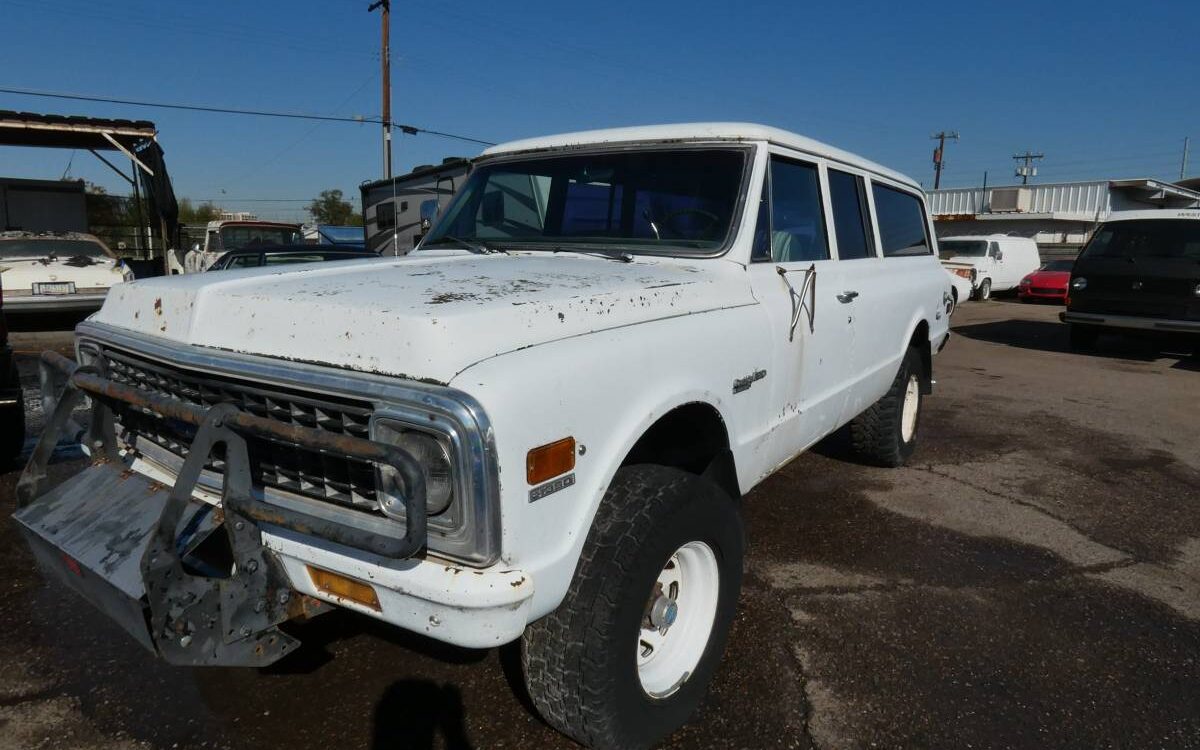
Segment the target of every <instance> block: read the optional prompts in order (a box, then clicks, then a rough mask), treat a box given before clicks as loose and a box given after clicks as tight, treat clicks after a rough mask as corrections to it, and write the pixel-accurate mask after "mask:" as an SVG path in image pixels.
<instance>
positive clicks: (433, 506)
mask: <svg viewBox="0 0 1200 750" xmlns="http://www.w3.org/2000/svg"><path fill="white" fill-rule="evenodd" d="M371 432H372V434H371V439H372V440H378V441H379V442H381V443H387V444H389V445H394V446H396V447H397V448H401V449H403V450H404V451H405V452H407V453H408V454H409V455H410V456H412V457H413V460H415V461H416V462H417V464H419V465H420V467H421V472H422V473H423V474H424V475H425V512H426V513H427V514H428V515H431V516H435V515H437V514H438V513H441V512H443V511H445V510H446V509H447V508H449V507H450V503H451V502H453V501H454V476H453V474H454V472H453V467H452V465H451V463H450V445H449V441H448V440H447V439H445V438H443V437H441V436H438V435H433V434H430V433H428V432H422V431H420V430H414V429H410V428H409V427H408V426H406V425H404V424H403V423H400V422H395V421H391V420H383V419H381V420H379V421H378V422H375V423H374V425H373V427H372V430H371ZM377 470H378V472H379V473H380V477H379V478H380V480H381V482H380V485H379V492H380V495H379V507H380V509H381V510H383V512H384V513H386V514H387V515H390V516H399V515H402V514H403V511H402V510H401V507H402V504H401V503H400V501H399V498H397V497H393V496H391V495H390V494H387V491H386V486H387V485H388V484H389V483H385V482H383V481H382V480H383V478H384V477H385V476H386V477H388V478H389V479H392V480H394V474H395V469H392V468H390V467H388V466H385V465H382V464H380V465H379V466H378V469H377Z"/></svg>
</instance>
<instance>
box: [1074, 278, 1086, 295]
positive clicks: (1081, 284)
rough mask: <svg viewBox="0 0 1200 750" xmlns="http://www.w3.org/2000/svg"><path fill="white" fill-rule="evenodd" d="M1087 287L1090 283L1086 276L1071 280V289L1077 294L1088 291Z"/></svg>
mask: <svg viewBox="0 0 1200 750" xmlns="http://www.w3.org/2000/svg"><path fill="white" fill-rule="evenodd" d="M1087 285H1088V282H1087V277H1086V276H1076V277H1075V278H1073V279H1071V289H1072V290H1074V291H1076V292H1082V291H1083V290H1084V289H1087Z"/></svg>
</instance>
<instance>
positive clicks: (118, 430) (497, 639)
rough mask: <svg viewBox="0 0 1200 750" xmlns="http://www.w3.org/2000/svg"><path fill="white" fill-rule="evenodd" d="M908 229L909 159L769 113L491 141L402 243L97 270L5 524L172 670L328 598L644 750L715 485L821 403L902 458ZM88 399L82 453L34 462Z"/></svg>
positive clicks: (808, 435) (710, 561)
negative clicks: (515, 651) (753, 119)
mask: <svg viewBox="0 0 1200 750" xmlns="http://www.w3.org/2000/svg"><path fill="white" fill-rule="evenodd" d="M933 237H934V235H933V228H932V225H931V223H930V220H929V216H928V213H927V211H926V208H925V205H924V198H923V195H922V192H921V189H920V187H919V186H918V185H917V184H916V183H915V182H913V181H912V180H910V179H908V178H907V177H904V176H903V175H900V174H897V173H896V172H893V171H891V170H889V169H886V168H884V167H881V166H879V165H877V164H873V163H871V162H869V161H866V160H864V159H861V158H859V157H857V156H854V155H852V154H849V153H846V152H844V151H840V150H838V149H835V148H832V147H830V146H827V145H825V144H822V143H818V142H816V141H813V140H809V139H807V138H803V137H800V136H797V135H793V134H791V133H788V132H784V131H782V130H777V129H774V128H769V127H763V126H758V125H745V124H698V125H670V126H653V127H643V128H629V129H619V130H606V131H596V132H587V133H576V134H570V135H562V136H556V137H549V138H538V139H533V140H526V141H519V142H516V143H510V144H507V145H503V146H498V147H494V148H491V149H489V150H488V151H486V152H485V153H484V154H483V155H482V156H481V157H480V158H479V159H478V161H477V162H476V166H475V168H474V170H473V172H472V173H471V175H470V177H469V179H468V181H467V182H466V183H465V185H464V186H463V187H462V189H461V190H459V191H458V193H457V195H456V196H455V198H454V200H453V201H452V202H451V204H450V205H449V206H448V207H447V209H446V211H445V212H444V213H443V215H442V217H441V218H440V219H439V221H438V222H437V223H436V224H435V225H434V226H433V227H432V228H431V231H430V232H429V234H428V235H427V236H426V237H425V238H424V241H423V243H422V245H421V246H420V247H419V248H418V249H417V250H416V251H415V252H413V253H412V254H410V255H408V256H406V257H404V258H383V259H376V260H370V261H362V262H350V263H338V264H324V265H311V266H297V267H289V268H287V269H286V270H282V271H281V270H276V269H266V268H264V269H257V270H249V271H243V272H236V271H235V272H229V273H223V274H219V275H212V274H202V275H197V276H176V277H170V278H163V279H149V280H146V281H139V282H136V283H133V284H124V285H121V286H118V287H116V288H114V290H113V292H112V294H111V295H110V296H109V299H108V301H107V302H106V303H105V305H104V308H103V309H102V310H101V311H100V312H99V313H98V314H97V315H96V316H94V317H92V318H91V319H90V320H88V321H87V322H86V323H84V324H83V325H81V326H80V327H79V329H78V340H77V352H78V356H77V361H78V368H77V369H76V365H73V364H71V363H69V362H67V361H66V360H64V359H62V358H61V357H56V356H55V355H52V354H48V355H46V356H45V358H44V365H43V366H44V374H45V380H46V382H47V383H49V384H51V385H50V386H49V387H51V388H53V384H54V383H55V382H57V383H59V384H63V385H64V388H63V390H62V393H61V396H57V395H55V398H54V401H56V402H57V404H58V406H57V409H56V411H55V413H54V416H53V418H52V419H51V420H50V424H49V427H48V429H47V431H46V433H45V434H44V435H43V436H42V438H41V440H40V442H39V444H38V446H37V448H36V449H35V451H34V454H33V456H32V458H31V460H30V464H29V466H28V467H27V469H26V472H25V474H24V475H23V476H22V479H21V482H20V485H19V490H18V496H19V499H20V504H21V506H22V507H21V508H20V510H18V512H17V513H16V518H17V521H18V522H19V524H20V525H21V527H22V530H23V531H24V532H25V536H26V538H27V539H28V541H29V543H30V545H31V546H32V548H33V549H34V551H35V552H36V553H37V556H38V558H39V561H40V563H41V565H42V567H43V568H44V569H45V570H47V571H50V572H51V573H52V574H54V575H57V576H58V577H59V578H61V579H62V580H63V581H66V582H67V583H68V584H69V585H71V586H72V587H74V588H75V589H76V590H78V591H80V592H81V593H83V595H84V596H85V597H86V598H88V599H90V600H92V601H93V602H94V603H97V604H99V606H101V607H102V608H103V609H104V610H105V611H106V612H107V613H108V614H109V615H111V616H112V617H113V618H114V619H116V620H117V621H118V622H120V623H122V624H123V625H124V626H125V628H126V629H127V630H128V631H129V632H130V633H131V634H132V635H133V636H134V637H136V638H137V639H138V640H139V641H140V642H142V643H143V644H144V645H145V646H146V647H147V648H148V649H150V650H151V651H152V652H154V653H157V654H158V655H159V656H161V657H163V658H165V659H166V660H167V661H169V662H171V663H176V664H189V665H202V664H209V665H229V664H234V665H262V664H268V663H271V662H273V661H275V660H277V659H279V658H281V657H283V656H284V655H286V654H287V653H290V652H291V651H292V650H294V649H295V648H296V647H297V642H296V641H295V640H294V639H293V638H292V637H290V636H289V635H287V634H286V633H285V632H283V631H281V630H280V629H279V628H278V627H277V626H278V625H279V624H280V623H281V622H283V621H285V620H287V619H289V618H291V617H295V616H299V615H304V614H311V613H313V612H315V611H320V610H321V609H322V608H325V607H328V606H339V607H346V608H349V609H352V610H355V611H358V612H361V613H364V614H366V615H370V616H372V617H376V618H379V619H381V620H384V621H387V622H389V623H392V624H394V625H396V626H398V627H401V628H406V629H409V630H413V631H416V632H419V633H424V634H426V635H428V636H429V637H432V638H436V639H439V640H442V641H445V642H448V643H451V644H458V645H461V646H467V647H490V646H495V645H499V644H504V643H508V642H511V641H514V640H516V639H521V640H522V644H523V649H522V652H523V659H524V670H525V679H526V682H527V685H528V689H529V694H530V695H531V697H532V699H533V702H534V704H535V705H536V706H537V708H538V710H539V711H540V712H541V714H542V715H543V717H544V718H545V719H546V720H547V721H548V722H550V723H551V724H552V725H553V726H555V727H556V728H558V729H559V730H561V731H562V732H564V733H566V734H568V735H569V736H571V737H573V738H575V739H576V740H578V741H579V742H581V743H583V744H585V745H589V746H595V747H617V748H630V747H642V746H646V745H650V744H653V743H654V742H656V741H658V740H659V739H660V738H662V737H664V736H665V735H666V734H667V733H669V732H671V731H672V730H674V729H675V728H677V727H679V726H680V725H681V724H683V723H684V722H685V721H686V720H687V718H688V717H689V715H690V714H691V713H692V712H693V711H694V710H695V708H696V707H697V706H698V705H699V703H700V701H701V698H702V697H703V695H704V693H705V691H706V689H707V685H708V683H709V681H710V678H711V677H712V675H713V672H714V670H715V669H716V667H717V664H718V662H719V661H720V659H721V654H722V651H723V649H724V644H725V639H726V636H727V634H728V632H729V627H730V623H731V621H732V619H733V617H734V614H735V610H736V608H737V600H738V595H739V590H740V586H741V578H742V564H743V553H744V543H743V531H742V521H741V518H740V498H741V497H742V496H743V495H745V494H746V493H747V492H749V491H750V490H751V489H752V488H753V487H754V486H755V485H756V484H758V483H759V482H761V481H762V480H763V479H764V478H766V477H767V476H769V475H770V474H771V473H772V472H774V471H776V470H777V469H778V468H780V467H781V466H783V465H784V464H786V463H787V462H788V461H790V460H791V459H793V458H794V457H795V456H796V455H798V454H799V453H800V452H802V451H803V450H805V449H806V448H807V447H809V446H810V445H812V444H813V443H815V442H817V441H818V440H820V439H822V438H823V437H825V436H827V435H829V434H830V433H832V432H833V431H834V430H836V429H838V428H839V427H841V426H842V425H844V424H846V423H849V424H850V433H851V436H852V442H853V445H854V446H855V447H856V448H857V450H858V451H860V452H861V454H862V455H863V456H864V457H865V458H866V459H868V460H870V461H872V462H875V463H877V464H880V465H885V466H898V465H900V464H902V463H904V462H905V460H906V459H907V458H908V457H909V455H910V454H911V452H912V451H913V447H914V445H915V444H916V441H917V436H918V427H919V422H920V412H921V404H922V400H923V398H924V396H925V395H926V394H928V393H929V392H930V387H931V385H932V379H931V375H932V360H933V355H934V354H935V353H936V352H937V351H938V350H940V349H941V348H942V346H944V344H945V343H946V341H947V338H948V336H949V333H948V319H949V310H950V308H951V306H952V300H951V296H950V283H949V280H948V279H947V277H946V274H945V272H944V271H943V270H942V269H941V267H940V265H939V263H938V259H937V254H936V247H935V240H934V239H933ZM84 396H87V397H90V398H91V401H92V404H93V412H92V413H93V418H92V424H91V427H90V429H89V432H88V436H87V438H86V440H87V445H88V446H89V447H90V450H91V454H92V456H93V463H92V465H91V466H90V467H89V468H87V469H85V470H84V471H83V472H82V473H80V474H79V475H77V476H75V477H73V478H71V479H68V480H66V481H65V482H63V483H62V484H60V485H59V486H57V487H55V488H47V486H46V481H45V474H46V468H45V464H46V461H47V459H48V458H49V455H50V453H51V451H52V450H53V447H54V444H55V441H56V440H57V433H58V431H59V430H60V429H61V425H62V424H63V423H64V422H65V421H66V420H67V419H68V418H69V416H70V411H71V410H72V409H73V408H74V407H75V406H76V405H77V404H78V403H80V401H81V400H82V399H83V397H84ZM54 401H52V402H54ZM811 500H812V501H813V502H819V499H818V498H813V499H811ZM798 518H799V516H798Z"/></svg>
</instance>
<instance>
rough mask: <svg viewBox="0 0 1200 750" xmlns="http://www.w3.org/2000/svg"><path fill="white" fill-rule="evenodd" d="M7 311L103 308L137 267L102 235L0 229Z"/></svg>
mask: <svg viewBox="0 0 1200 750" xmlns="http://www.w3.org/2000/svg"><path fill="white" fill-rule="evenodd" d="M0 273H2V274H4V276H3V288H4V311H5V312H6V313H8V314H10V315H15V314H21V313H31V312H62V311H67V310H78V311H88V310H99V309H100V305H102V304H103V303H104V297H105V296H106V295H107V294H108V290H109V288H110V287H112V285H113V284H119V283H121V282H122V281H132V280H133V271H131V270H129V267H128V266H126V265H125V263H124V262H123V261H121V260H120V259H119V258H117V256H116V255H114V254H113V252H112V250H109V249H108V246H107V245H105V244H104V243H103V242H101V241H100V239H99V238H97V237H95V236H94V235H90V234H82V233H77V232H55V233H37V232H0Z"/></svg>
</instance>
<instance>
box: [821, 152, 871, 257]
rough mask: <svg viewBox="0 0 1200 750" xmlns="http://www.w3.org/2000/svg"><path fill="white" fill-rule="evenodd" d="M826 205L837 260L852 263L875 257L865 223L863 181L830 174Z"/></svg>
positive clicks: (834, 171)
mask: <svg viewBox="0 0 1200 750" xmlns="http://www.w3.org/2000/svg"><path fill="white" fill-rule="evenodd" d="M829 202H830V203H831V204H832V206H833V231H834V234H835V235H836V236H837V246H838V258H840V259H841V260H854V259H857V258H870V257H871V256H873V255H875V249H874V248H873V247H872V246H871V245H872V242H871V239H870V231H869V227H868V226H867V222H866V216H867V209H866V206H867V194H866V188H865V186H864V185H863V178H861V177H858V176H857V175H852V174H849V173H847V172H839V171H838V170H836V169H831V170H829Z"/></svg>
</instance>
